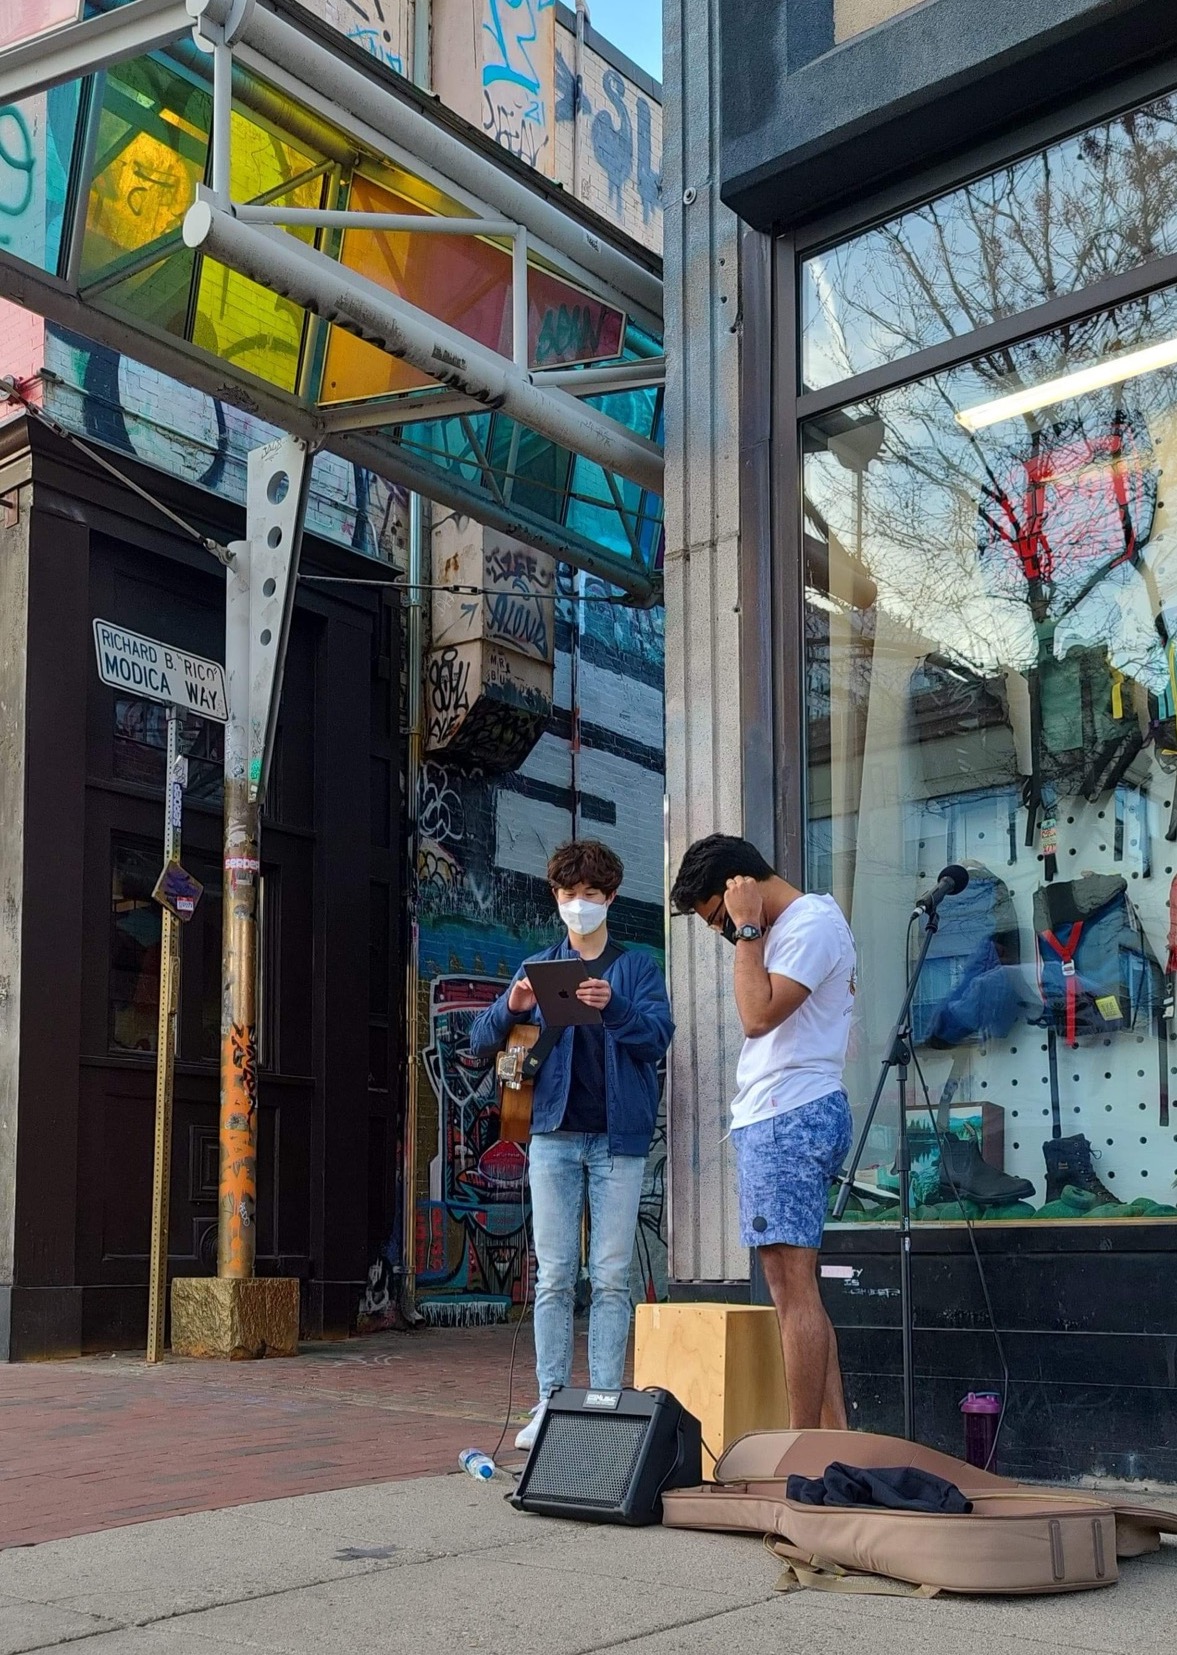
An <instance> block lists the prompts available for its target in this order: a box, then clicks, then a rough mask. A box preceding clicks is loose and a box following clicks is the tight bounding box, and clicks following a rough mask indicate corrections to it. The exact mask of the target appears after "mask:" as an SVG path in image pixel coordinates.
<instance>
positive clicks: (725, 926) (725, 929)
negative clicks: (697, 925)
mask: <svg viewBox="0 0 1177 1655" xmlns="http://www.w3.org/2000/svg"><path fill="white" fill-rule="evenodd" d="M720 914H722V915H723V920H722V922H720V918H719V916H720ZM707 926H708V929H709V930H712V931H718V932H719V934H720V936H721V937H722V938H723V940H724V942H730V943H731V944H732V946H733V947H734V946H735V943H736V941H737V938H736V928H735V926H734V925H733V924H732V921H731V917H730V916H729V914H728V912H727V909H726V907H725V906H724V901H723V898H722V897H720V898H719V901H718V902H717V903H716V904H715V907H714V908H712V910H711V912H710V913H709V914H708V915H707Z"/></svg>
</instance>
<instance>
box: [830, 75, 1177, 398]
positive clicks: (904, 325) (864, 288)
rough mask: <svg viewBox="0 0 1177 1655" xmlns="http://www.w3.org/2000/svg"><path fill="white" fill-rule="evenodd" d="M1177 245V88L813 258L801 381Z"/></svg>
mask: <svg viewBox="0 0 1177 1655" xmlns="http://www.w3.org/2000/svg"><path fill="white" fill-rule="evenodd" d="M1175 251H1177V94H1169V95H1167V96H1165V97H1163V98H1158V99H1156V100H1155V101H1154V102H1152V103H1149V104H1147V105H1145V106H1144V107H1143V108H1139V109H1134V110H1129V111H1128V112H1127V113H1125V114H1123V115H1118V116H1116V117H1115V118H1114V119H1112V120H1109V121H1106V122H1104V123H1102V124H1101V125H1099V126H1094V127H1090V128H1089V129H1088V130H1087V131H1085V132H1082V133H1080V134H1078V135H1075V136H1072V137H1070V138H1066V139H1064V140H1063V141H1062V142H1061V143H1057V144H1053V145H1051V146H1050V148H1048V149H1044V150H1040V151H1038V152H1037V153H1036V154H1033V155H1029V156H1025V157H1023V158H1022V159H1020V160H1018V161H1014V162H1011V163H1010V165H1009V166H1007V167H1003V168H1002V169H1001V170H1000V171H998V172H994V173H990V174H988V175H987V176H985V177H983V178H979V179H975V180H974V181H973V182H972V183H970V184H966V185H964V186H963V187H962V188H960V189H955V190H951V191H949V192H947V193H946V194H944V195H941V196H938V197H937V198H936V199H934V200H932V201H929V202H926V203H925V204H924V205H923V206H920V207H916V208H914V209H913V210H912V211H910V212H908V213H904V214H902V215H901V216H899V217H896V218H893V219H891V220H889V221H888V222H886V223H884V224H880V225H877V226H876V227H875V228H873V229H871V230H867V231H866V232H865V233H863V234H861V235H857V236H854V237H853V238H851V239H849V240H847V241H844V242H841V243H839V244H838V245H836V246H834V247H831V248H829V249H827V250H825V251H824V252H821V253H818V254H816V255H814V256H813V257H812V258H810V259H808V260H807V261H806V262H805V264H804V265H803V267H802V272H801V277H802V279H801V292H802V339H803V369H802V379H803V381H804V384H805V386H806V387H807V388H810V389H816V388H818V387H820V386H825V385H832V384H836V383H837V382H838V381H839V380H841V379H848V378H850V377H852V376H853V375H854V374H859V373H864V372H866V371H868V370H869V369H871V368H876V367H879V366H880V365H882V364H884V363H887V362H891V361H894V360H895V359H896V358H898V357H903V356H908V355H911V354H912V353H913V352H915V351H919V350H923V349H925V348H926V347H928V346H930V345H934V344H937V343H939V342H940V341H941V340H945V339H955V338H960V337H961V336H963V335H964V334H967V333H970V332H972V331H973V330H975V329H976V328H979V327H983V326H985V325H986V324H987V323H989V322H993V321H996V320H998V319H999V318H1001V317H1006V316H1014V315H1016V314H1017V313H1018V312H1019V311H1022V310H1027V309H1030V308H1031V307H1032V306H1034V305H1039V304H1043V303H1044V302H1046V301H1047V300H1049V299H1053V298H1057V297H1059V296H1060V295H1063V294H1067V293H1075V292H1078V291H1079V290H1080V289H1082V288H1084V287H1087V286H1090V285H1091V284H1092V283H1094V282H1098V281H1101V280H1103V279H1104V278H1105V277H1108V276H1112V275H1115V274H1117V273H1118V272H1121V271H1125V270H1132V269H1134V268H1135V267H1136V266H1137V265H1140V264H1143V263H1145V262H1146V261H1147V260H1149V259H1155V258H1159V257H1162V256H1164V255H1166V254H1170V253H1173V252H1175Z"/></svg>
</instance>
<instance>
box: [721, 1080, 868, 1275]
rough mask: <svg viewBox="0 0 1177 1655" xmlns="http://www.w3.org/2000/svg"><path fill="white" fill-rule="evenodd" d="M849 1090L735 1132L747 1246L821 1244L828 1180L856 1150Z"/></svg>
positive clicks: (742, 1230) (743, 1235) (742, 1226)
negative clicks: (852, 1141) (850, 1153)
mask: <svg viewBox="0 0 1177 1655" xmlns="http://www.w3.org/2000/svg"><path fill="white" fill-rule="evenodd" d="M852 1136H853V1128H852V1125H851V1121H850V1103H849V1100H848V1099H847V1097H846V1094H845V1092H831V1093H830V1094H829V1096H828V1097H824V1098H818V1099H817V1101H816V1102H814V1103H805V1104H802V1105H801V1107H800V1108H799V1109H788V1110H786V1111H785V1113H784V1114H783V1115H773V1116H772V1118H771V1119H770V1120H767V1121H753V1122H752V1124H751V1125H750V1126H738V1127H737V1128H736V1129H735V1131H734V1132H733V1133H732V1139H733V1141H734V1143H735V1146H736V1171H737V1173H738V1175H739V1182H740V1240H741V1242H742V1243H743V1244H744V1246H745V1247H774V1246H780V1245H781V1244H784V1245H785V1246H787V1247H820V1246H821V1237H822V1231H823V1230H824V1229H825V1222H826V1206H827V1204H828V1202H829V1195H830V1185H831V1184H832V1183H833V1181H834V1179H835V1178H836V1177H837V1176H838V1173H839V1172H840V1171H841V1169H842V1163H843V1162H844V1161H845V1159H846V1156H847V1154H848V1153H849V1150H850V1140H851V1138H852Z"/></svg>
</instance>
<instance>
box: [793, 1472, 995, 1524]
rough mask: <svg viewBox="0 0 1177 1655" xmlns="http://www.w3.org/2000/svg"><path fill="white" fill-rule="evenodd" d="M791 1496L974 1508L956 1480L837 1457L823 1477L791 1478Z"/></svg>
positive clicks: (806, 1502) (806, 1500)
mask: <svg viewBox="0 0 1177 1655" xmlns="http://www.w3.org/2000/svg"><path fill="white" fill-rule="evenodd" d="M785 1494H786V1496H787V1498H788V1499H790V1500H795V1501H796V1502H797V1504H798V1505H802V1506H883V1507H885V1508H886V1509H887V1510H888V1511H932V1512H954V1513H963V1512H968V1511H972V1509H973V1502H972V1501H971V1500H966V1499H965V1497H964V1495H963V1494H962V1493H961V1491H960V1489H959V1488H957V1486H956V1484H955V1483H949V1482H946V1481H945V1480H944V1478H943V1477H936V1476H933V1474H932V1473H931V1472H930V1471H920V1470H919V1469H918V1467H916V1466H913V1465H900V1466H893V1467H892V1466H887V1467H883V1468H880V1469H877V1470H871V1471H862V1470H860V1469H859V1467H858V1466H855V1465H842V1464H840V1463H839V1462H838V1461H837V1460H835V1461H834V1463H833V1464H832V1465H828V1466H827V1467H826V1473H825V1476H824V1477H790V1478H789V1480H788V1482H787V1483H786V1484H785Z"/></svg>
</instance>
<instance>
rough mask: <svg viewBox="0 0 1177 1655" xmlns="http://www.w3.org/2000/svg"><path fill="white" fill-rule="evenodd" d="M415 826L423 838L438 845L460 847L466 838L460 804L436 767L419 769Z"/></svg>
mask: <svg viewBox="0 0 1177 1655" xmlns="http://www.w3.org/2000/svg"><path fill="white" fill-rule="evenodd" d="M417 823H418V827H419V828H420V831H421V833H422V835H423V836H424V837H425V838H426V839H433V840H436V842H437V843H438V844H439V845H447V844H460V843H461V841H462V839H463V838H464V837H465V833H466V825H465V821H464V820H463V816H462V801H461V799H460V798H459V797H458V794H457V792H456V791H455V789H454V787H453V785H452V783H451V782H450V779H449V777H448V776H447V775H446V773H445V771H444V770H443V769H442V768H441V766H440V765H439V764H423V765H422V766H421V782H420V791H419V794H418V817H417Z"/></svg>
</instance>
